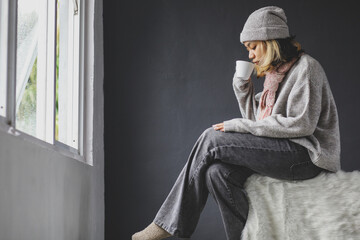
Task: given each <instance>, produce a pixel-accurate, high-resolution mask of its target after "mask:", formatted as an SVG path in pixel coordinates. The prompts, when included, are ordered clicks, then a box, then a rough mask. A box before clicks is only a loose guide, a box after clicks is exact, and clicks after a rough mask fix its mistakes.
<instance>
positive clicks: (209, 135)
mask: <svg viewBox="0 0 360 240" xmlns="http://www.w3.org/2000/svg"><path fill="white" fill-rule="evenodd" d="M219 136H220V135H219V131H216V130H215V129H213V128H212V127H210V128H207V129H205V131H204V132H203V133H202V134H201V137H202V142H204V143H206V144H208V145H214V144H216V143H217V140H218V138H219Z"/></svg>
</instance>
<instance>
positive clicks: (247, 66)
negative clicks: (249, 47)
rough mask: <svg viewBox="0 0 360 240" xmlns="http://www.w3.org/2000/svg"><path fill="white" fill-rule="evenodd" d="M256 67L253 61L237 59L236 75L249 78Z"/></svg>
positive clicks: (244, 78)
mask: <svg viewBox="0 0 360 240" xmlns="http://www.w3.org/2000/svg"><path fill="white" fill-rule="evenodd" d="M254 67H255V64H254V63H251V62H248V61H243V60H237V61H236V76H237V77H238V78H241V79H243V80H248V79H249V78H250V76H251V73H252V72H253V70H254Z"/></svg>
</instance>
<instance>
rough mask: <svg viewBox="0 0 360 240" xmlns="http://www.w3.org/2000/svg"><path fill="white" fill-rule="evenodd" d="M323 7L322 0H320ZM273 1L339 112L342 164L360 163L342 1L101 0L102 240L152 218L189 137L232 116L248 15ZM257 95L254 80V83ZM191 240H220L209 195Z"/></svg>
mask: <svg viewBox="0 0 360 240" xmlns="http://www.w3.org/2000/svg"><path fill="white" fill-rule="evenodd" d="M324 3H325V1H324ZM266 5H277V6H280V7H282V8H284V10H285V12H286V14H287V16H288V24H289V27H290V32H291V33H292V34H296V35H297V40H298V41H299V42H300V43H301V44H302V46H303V48H304V49H305V50H306V51H307V53H309V54H310V55H311V56H313V57H314V58H316V59H317V60H319V62H320V63H321V64H322V66H323V68H324V69H325V71H326V73H327V76H328V79H329V82H330V86H331V89H332V91H333V94H334V97H335V101H336V103H337V106H338V112H339V118H340V125H341V126H340V128H341V129H340V131H341V132H340V133H341V143H342V168H343V169H344V170H347V171H351V170H354V169H360V161H358V159H357V157H356V156H357V155H358V154H359V147H358V146H359V142H360V135H359V132H360V131H359V124H358V123H359V122H360V111H359V110H358V109H359V108H358V107H357V105H358V104H359V102H360V101H359V100H360V95H359V94H358V89H359V87H360V82H359V78H358V73H357V71H356V70H357V69H358V66H359V64H360V60H359V58H358V56H359V54H360V52H359V51H360V50H359V48H358V47H357V45H358V39H359V36H360V33H359V31H360V22H359V21H358V17H357V16H358V15H357V12H356V7H355V5H354V3H352V2H351V1H342V2H341V4H339V2H337V3H331V2H326V4H322V3H321V1H305V0H303V1H285V0H284V1H268V0H267V1H265V0H264V1H240V0H226V1H224V0H211V1H209V0H208V1H198V0H197V1H180V0H173V1H168V0H164V1H158V0H156V1H107V2H105V3H104V41H105V42H104V43H105V45H104V47H105V86H104V91H105V158H106V164H105V184H106V195H105V196H106V214H105V215H106V223H105V229H106V239H107V240H110V239H129V238H130V236H131V234H132V233H133V232H135V231H138V230H140V229H142V228H143V227H145V226H146V225H147V224H149V223H150V221H151V220H152V219H153V217H154V216H155V213H156V212H157V210H158V208H159V207H160V205H161V204H162V201H163V200H164V199H165V198H166V196H167V194H168V193H169V191H170V189H171V187H172V185H173V183H174V182H175V180H176V178H177V176H178V174H179V173H180V171H181V169H182V167H183V166H184V164H185V162H186V160H187V157H188V154H189V153H190V151H191V149H192V146H193V144H194V143H195V141H196V139H197V138H198V136H199V135H200V134H201V133H202V132H203V131H204V130H205V129H206V128H208V127H210V126H211V125H212V124H214V123H218V122H222V121H223V120H228V119H231V118H234V117H239V116H240V111H239V109H238V106H237V103H236V99H235V96H234V93H233V90H232V85H231V83H232V76H233V74H234V70H235V60H237V59H247V51H246V50H245V48H244V47H243V46H242V45H241V44H240V42H239V34H240V32H241V30H242V27H243V24H244V22H245V20H246V19H247V17H248V15H249V14H250V13H251V12H252V11H254V10H256V9H258V8H260V7H263V6H266ZM254 82H255V84H256V85H255V88H256V90H257V92H259V91H261V90H262V84H263V79H258V80H257V79H254ZM193 239H200V240H205V239H225V235H224V230H223V226H222V222H221V219H220V214H219V211H218V209H217V206H216V204H215V202H214V201H213V200H212V198H211V197H210V198H209V202H208V205H207V206H206V207H205V209H204V212H203V215H202V217H201V219H200V222H199V225H198V228H197V229H196V232H195V233H194V235H193Z"/></svg>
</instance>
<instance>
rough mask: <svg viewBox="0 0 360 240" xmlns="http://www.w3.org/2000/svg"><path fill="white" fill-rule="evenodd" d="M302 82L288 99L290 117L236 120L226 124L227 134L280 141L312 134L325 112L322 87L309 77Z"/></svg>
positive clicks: (276, 116)
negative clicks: (272, 138)
mask: <svg viewBox="0 0 360 240" xmlns="http://www.w3.org/2000/svg"><path fill="white" fill-rule="evenodd" d="M301 80H302V81H301V85H300V86H298V87H295V89H292V90H291V92H290V94H289V97H288V98H287V104H286V115H287V116H283V115H282V114H273V115H270V116H268V117H266V118H264V119H262V120H259V121H252V120H249V119H243V118H235V119H232V120H229V121H225V122H224V131H225V132H231V131H232V132H242V133H251V134H253V135H256V136H265V137H276V138H296V137H303V136H309V135H312V134H313V133H314V131H315V129H316V126H317V123H318V120H319V117H320V113H321V108H322V103H321V96H322V87H321V86H320V84H316V83H314V82H313V81H311V80H310V78H309V76H307V77H304V78H301Z"/></svg>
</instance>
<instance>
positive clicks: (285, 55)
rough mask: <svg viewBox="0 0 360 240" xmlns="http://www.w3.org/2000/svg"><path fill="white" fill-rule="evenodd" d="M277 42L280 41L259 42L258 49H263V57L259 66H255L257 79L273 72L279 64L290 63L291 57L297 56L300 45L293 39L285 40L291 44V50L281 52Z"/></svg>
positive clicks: (300, 50)
mask: <svg viewBox="0 0 360 240" xmlns="http://www.w3.org/2000/svg"><path fill="white" fill-rule="evenodd" d="M279 41H282V40H275V39H274V40H266V41H261V43H260V47H262V48H264V52H265V54H264V56H263V57H262V59H261V60H260V62H259V65H255V71H256V75H257V77H263V76H265V74H266V72H269V71H272V70H274V69H275V68H276V67H277V66H278V65H279V64H281V63H285V62H288V61H290V60H291V59H292V58H293V57H295V56H298V54H299V53H300V52H303V50H302V49H301V45H300V43H298V42H297V41H295V40H294V39H293V38H289V39H287V41H289V43H290V44H291V48H293V50H286V52H284V50H283V51H282V49H281V45H280V43H279Z"/></svg>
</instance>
